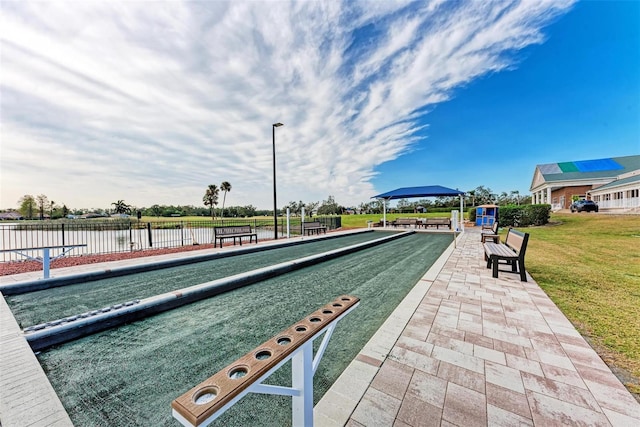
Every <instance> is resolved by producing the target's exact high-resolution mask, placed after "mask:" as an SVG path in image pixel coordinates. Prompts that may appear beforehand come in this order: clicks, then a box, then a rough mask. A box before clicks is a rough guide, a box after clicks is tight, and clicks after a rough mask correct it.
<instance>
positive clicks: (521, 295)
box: [315, 227, 640, 427]
mask: <svg viewBox="0 0 640 427" xmlns="http://www.w3.org/2000/svg"><path fill="white" fill-rule="evenodd" d="M443 258H445V259H443V260H442V264H441V265H440V266H434V268H432V269H431V270H430V271H429V272H427V274H426V275H425V277H423V278H422V280H421V281H420V282H419V284H418V285H417V286H416V288H414V290H413V291H412V292H411V293H410V294H409V295H408V296H407V298H405V300H404V301H403V302H402V304H401V305H400V306H399V307H398V309H397V310H396V311H395V312H394V313H393V315H392V316H391V317H390V318H389V321H387V322H386V323H385V324H384V325H383V327H382V328H381V330H380V331H378V333H377V334H376V335H375V336H374V337H373V338H372V340H371V341H370V342H369V343H368V344H367V345H366V346H365V348H364V349H363V350H362V351H361V353H360V354H359V355H358V356H357V357H356V359H355V360H354V361H353V362H352V363H351V365H349V367H348V368H347V370H345V372H344V373H343V375H342V376H341V377H340V378H339V379H338V381H336V383H335V384H334V386H333V387H332V388H331V389H330V390H329V392H327V394H326V395H325V397H324V398H323V399H322V400H321V401H320V402H319V403H318V404H317V405H316V408H315V414H316V425H317V426H341V425H345V424H346V425H348V426H352V427H356V426H358V427H359V426H377V427H381V426H396V427H402V426H465V427H467V426H533V425H536V426H639V425H640V404H639V403H638V402H637V401H636V400H635V399H634V398H633V396H632V395H631V394H630V393H629V392H628V391H627V389H626V388H625V387H624V386H623V385H622V383H621V382H620V381H619V380H618V379H617V378H616V377H615V375H614V374H613V373H612V372H611V370H610V369H609V368H608V367H607V365H605V364H604V362H603V361H602V360H601V359H600V357H599V356H598V355H597V354H596V352H595V351H594V350H593V349H592V348H591V347H590V346H589V345H588V344H587V342H586V341H585V340H584V339H583V338H582V336H581V335H580V334H579V333H578V332H577V331H576V330H575V328H574V327H573V325H572V324H571V323H570V322H569V321H568V320H567V318H566V317H565V316H564V315H563V314H562V313H561V312H560V310H559V309H558V308H557V307H556V306H555V305H554V304H553V302H551V300H550V299H549V298H548V297H547V295H546V294H545V293H544V292H543V291H542V290H541V289H540V287H539V286H538V285H537V284H536V283H535V281H534V280H533V279H532V278H531V277H530V276H528V282H521V281H520V280H519V275H518V274H512V273H508V272H502V271H501V272H500V275H499V278H497V279H494V278H493V277H491V270H490V269H487V268H486V263H485V262H484V261H483V256H482V246H481V244H480V236H479V230H478V229H476V228H473V227H472V228H468V229H467V230H466V231H465V233H464V234H463V235H462V236H460V237H459V239H458V242H457V248H455V249H453V250H452V251H451V252H450V253H449V254H445V255H444V256H443ZM440 267H441V269H440Z"/></svg>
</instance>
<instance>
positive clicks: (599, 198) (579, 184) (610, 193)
mask: <svg viewBox="0 0 640 427" xmlns="http://www.w3.org/2000/svg"><path fill="white" fill-rule="evenodd" d="M530 191H531V203H533V204H540V203H547V204H550V205H551V209H552V210H554V211H558V210H560V209H569V206H570V205H571V203H572V202H573V200H574V199H576V198H579V199H585V198H589V199H592V200H593V201H594V202H596V203H597V204H598V206H599V208H600V211H601V212H638V213H640V194H639V193H640V155H638V156H625V157H611V158H607V159H596V160H580V161H573V162H562V163H549V164H544V165H537V166H536V169H535V172H534V174H533V180H532V181H531V187H530Z"/></svg>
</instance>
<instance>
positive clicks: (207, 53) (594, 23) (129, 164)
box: [0, 0, 640, 209]
mask: <svg viewBox="0 0 640 427" xmlns="http://www.w3.org/2000/svg"><path fill="white" fill-rule="evenodd" d="M278 122H281V123H283V124H284V126H282V127H278V128H276V129H275V152H276V154H275V157H276V175H277V179H276V181H277V197H278V207H279V208H281V207H282V206H284V205H286V204H287V203H288V202H291V201H299V200H301V201H304V202H314V201H322V200H326V199H327V198H328V196H329V195H331V196H334V197H335V200H336V201H337V202H338V203H340V204H342V205H345V206H356V205H358V204H360V203H361V202H368V201H370V200H371V197H372V196H374V195H376V194H379V193H383V192H387V191H390V190H393V189H396V188H398V187H411V186H422V185H442V186H446V187H450V188H457V189H460V190H462V191H469V190H473V189H475V188H477V187H478V186H484V187H485V188H489V189H491V190H492V191H493V192H494V193H501V192H507V193H509V192H511V191H518V192H519V193H520V194H521V195H526V194H529V187H530V185H531V179H532V177H533V173H534V170H535V166H536V165H538V164H545V163H554V162H564V161H573V160H591V159H599V158H607V157H616V156H627V155H637V154H640V2H637V1H620V2H618V1H600V2H595V1H587V2H578V3H574V2H572V1H562V0H553V1H548V2H540V1H532V0H526V1H522V2H518V1H491V2H485V1H471V2H465V1H439V0H438V1H430V2H428V1H418V2H410V1H350V0H345V1H342V2H341V1H337V0H336V1H319V0H318V1H278V0H276V1H259V0H255V1H243V0H238V1H233V2H225V1H209V2H205V1H198V2H194V1H166V2H163V1H122V2H119V1H110V0H109V1H107V0H104V1H97V0H89V1H83V2H81V1H59V2H56V1H46V2H45V1H31V0H21V1H11V0H1V1H0V125H1V126H0V208H3V209H10V208H17V207H18V206H19V203H18V201H19V199H20V198H21V197H22V196H23V195H26V194H31V195H34V196H36V195H39V194H44V195H46V196H47V197H48V198H49V200H52V201H55V202H56V204H59V205H62V204H65V205H66V206H67V207H69V208H73V209H78V208H109V207H112V206H111V204H112V203H113V202H115V201H117V200H124V201H125V202H126V203H128V204H130V205H132V206H134V207H138V208H140V207H149V206H151V205H153V204H160V205H194V206H201V205H202V197H203V195H204V193H205V190H206V188H207V186H208V185H209V184H216V185H220V183H221V182H223V181H228V182H229V183H231V185H232V189H231V191H230V192H229V194H228V195H227V197H226V205H227V206H237V205H249V204H251V205H253V206H256V207H258V208H259V209H271V208H272V207H273V163H272V162H273V136H274V134H273V133H272V132H273V127H272V125H273V124H274V123H278Z"/></svg>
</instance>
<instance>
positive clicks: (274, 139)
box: [271, 122, 284, 240]
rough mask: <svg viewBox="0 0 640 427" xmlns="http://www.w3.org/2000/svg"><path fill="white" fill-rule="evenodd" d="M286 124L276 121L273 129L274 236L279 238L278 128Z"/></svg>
mask: <svg viewBox="0 0 640 427" xmlns="http://www.w3.org/2000/svg"><path fill="white" fill-rule="evenodd" d="M280 126H284V125H283V124H282V123H280V122H278V123H274V124H273V125H272V126H271V129H272V131H273V238H274V239H275V240H278V202H277V200H276V128H279V127H280Z"/></svg>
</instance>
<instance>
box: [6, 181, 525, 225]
mask: <svg viewBox="0 0 640 427" xmlns="http://www.w3.org/2000/svg"><path fill="white" fill-rule="evenodd" d="M231 189H232V186H231V183H229V182H228V181H223V182H222V183H221V184H220V186H218V185H216V184H210V185H208V186H207V188H206V190H205V193H204V196H203V197H202V202H203V206H204V207H202V206H200V207H199V206H193V205H177V206H175V205H158V204H155V205H152V206H150V207H142V208H136V207H134V206H132V205H129V204H127V203H125V201H124V200H118V201H116V202H113V203H111V205H112V206H113V208H111V207H110V208H107V209H75V210H74V209H69V208H68V207H67V206H66V205H65V204H62V205H60V204H58V203H56V202H55V201H53V200H49V198H48V197H47V196H46V195H44V194H40V195H38V196H35V197H34V196H32V195H29V194H27V195H24V196H23V197H21V198H20V200H19V201H18V205H19V208H18V211H19V213H20V215H21V216H22V217H24V218H25V219H49V218H50V219H58V218H66V217H67V216H69V215H75V216H80V215H87V214H93V216H105V217H106V216H109V215H110V214H113V213H115V214H127V215H131V214H136V213H137V212H140V213H141V215H143V216H155V217H174V216H211V218H212V219H215V218H216V207H217V206H218V204H219V199H220V193H221V192H222V193H223V194H222V205H221V207H220V208H219V209H218V212H217V216H219V217H221V218H224V217H253V216H269V215H273V210H266V209H263V210H260V209H257V208H256V207H255V206H253V205H246V206H225V202H226V198H227V193H229V192H230V191H231ZM530 203H531V196H520V193H519V192H518V191H511V192H509V193H507V192H502V193H500V194H497V193H494V192H492V191H491V189H490V188H486V187H484V186H482V185H481V186H479V187H477V188H475V189H474V190H469V191H467V192H466V194H465V205H466V206H478V205H483V204H496V205H501V206H504V205H522V204H530ZM459 205H460V199H459V198H458V197H436V198H435V199H433V200H432V199H419V200H417V201H409V200H407V199H399V200H398V202H397V204H396V206H395V207H393V208H390V207H389V206H387V209H388V210H389V211H391V212H393V211H399V212H418V211H420V210H422V209H426V210H427V211H428V210H429V209H433V208H456V207H458V206H459ZM303 208H304V209H305V215H341V214H347V213H348V214H381V213H382V211H383V205H382V202H381V201H380V200H371V201H368V202H362V203H360V204H359V205H357V206H352V207H345V206H342V205H340V204H338V203H337V202H336V200H335V198H334V197H333V196H331V195H330V196H328V197H327V199H326V200H323V201H321V202H320V201H312V202H303V201H302V200H299V201H297V202H296V201H291V202H289V203H287V204H286V205H284V206H283V207H282V209H281V210H280V213H281V214H282V213H284V212H286V210H287V209H289V211H290V213H291V214H292V215H294V216H300V215H301V214H302V209H303Z"/></svg>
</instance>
